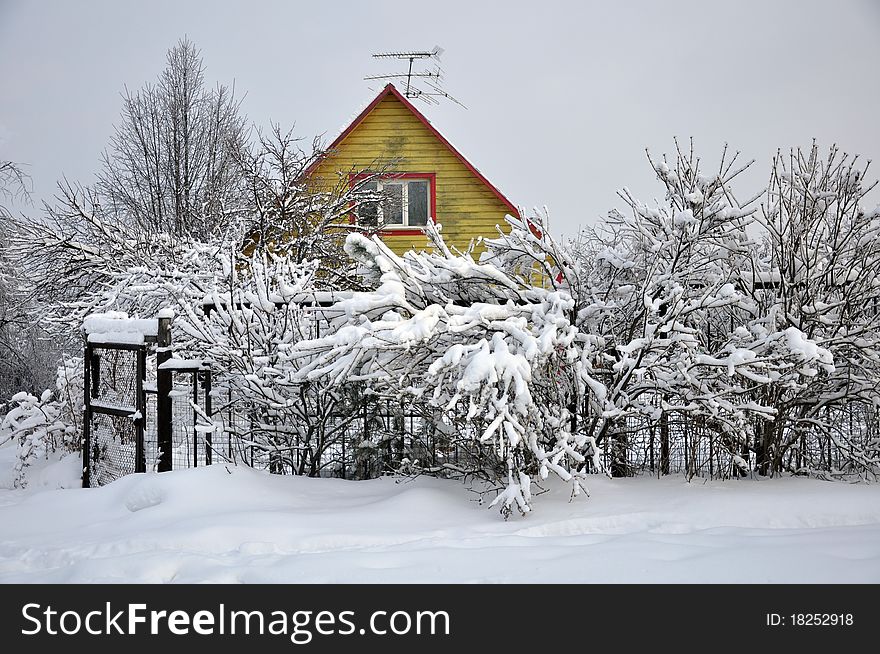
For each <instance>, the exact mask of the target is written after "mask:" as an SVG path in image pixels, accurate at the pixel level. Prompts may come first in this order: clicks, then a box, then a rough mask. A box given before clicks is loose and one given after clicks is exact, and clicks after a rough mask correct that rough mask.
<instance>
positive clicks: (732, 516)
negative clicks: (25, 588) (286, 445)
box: [0, 447, 880, 583]
mask: <svg viewBox="0 0 880 654" xmlns="http://www.w3.org/2000/svg"><path fill="white" fill-rule="evenodd" d="M10 454H11V448H9V447H6V448H0V464H2V465H3V466H6V464H7V463H9V461H10ZM78 473H79V461H78V459H76V458H73V457H71V458H68V459H66V460H63V461H61V462H58V463H53V464H49V465H47V466H45V467H44V468H43V469H41V470H38V471H35V472H34V474H33V475H32V482H31V488H29V489H27V490H9V489H2V490H0V581H2V582H7V583H9V582H204V581H206V582H316V583H323V582H369V583H383V582H403V583H409V582H440V583H446V582H466V583H479V582H610V583H628V582H672V583H677V582H697V583H717V582H734V583H735V582H757V583H763V582H770V583H785V582H792V583H801V582H820V583H825V582H843V583H877V582H880V484H843V483H829V482H821V481H816V480H807V479H794V478H787V479H776V480H761V481H756V480H745V481H735V482H734V481H728V482H711V483H703V482H702V481H696V482H694V483H690V484H688V483H686V482H685V481H684V480H683V479H682V478H680V477H676V478H672V479H664V480H661V481H658V480H656V479H649V478H638V479H626V480H611V479H607V478H600V477H597V478H595V479H593V480H592V483H591V488H590V490H591V493H592V496H591V497H590V498H577V499H576V500H575V501H574V502H572V503H569V502H568V495H567V492H566V491H565V490H563V488H562V487H561V486H560V487H558V488H551V490H550V492H548V493H546V494H543V495H541V496H540V497H538V498H536V501H535V510H534V512H533V513H532V514H531V515H529V516H528V517H526V518H520V517H515V518H511V520H510V521H509V522H504V521H503V520H502V519H501V517H500V516H499V515H498V513H497V512H496V511H495V510H494V509H493V510H487V509H486V508H485V507H483V506H479V505H478V504H477V503H476V502H475V501H471V500H473V499H474V498H475V495H474V494H473V493H471V492H469V491H468V490H467V488H466V487H465V486H463V485H461V484H459V483H456V482H451V481H442V480H435V479H418V480H414V481H395V480H393V479H387V478H386V479H378V480H373V481H361V482H350V481H343V480H335V479H320V480H316V479H306V478H296V477H278V476H270V475H268V474H265V473H261V472H256V471H253V470H250V469H246V468H234V467H231V466H230V467H228V468H227V467H226V466H224V465H215V466H212V467H210V468H199V469H195V470H186V471H180V472H174V473H168V474H163V475H155V474H148V475H134V476H130V477H126V478H124V479H121V480H119V481H117V482H115V483H113V484H111V485H110V486H107V487H105V488H100V489H89V490H83V489H78V488H68V489H63V490H57V489H55V487H57V486H58V485H68V486H76V485H77V484H78V479H77V477H78ZM4 475H5V476H4ZM10 480H11V477H10V476H9V475H8V474H7V473H6V471H5V470H3V471H2V472H0V486H8V485H10V484H9V482H10Z"/></svg>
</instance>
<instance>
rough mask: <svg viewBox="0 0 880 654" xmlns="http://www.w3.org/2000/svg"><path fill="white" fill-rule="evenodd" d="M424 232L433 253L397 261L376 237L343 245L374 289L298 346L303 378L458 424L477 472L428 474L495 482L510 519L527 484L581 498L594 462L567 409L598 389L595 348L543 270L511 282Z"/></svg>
mask: <svg viewBox="0 0 880 654" xmlns="http://www.w3.org/2000/svg"><path fill="white" fill-rule="evenodd" d="M427 231H428V235H429V237H430V238H431V239H432V241H433V243H434V246H435V247H434V250H433V251H431V252H418V251H414V250H413V251H409V252H406V253H405V254H404V255H402V256H399V255H397V254H395V253H394V252H393V251H392V250H391V249H390V248H388V246H387V245H385V244H384V243H383V242H382V241H381V240H380V239H378V238H375V237H374V238H372V239H370V238H366V237H364V236H361V235H358V234H352V235H350V236H349V237H348V240H347V242H346V245H345V248H346V252H347V253H348V254H349V256H351V257H352V258H353V259H354V260H356V261H357V262H358V263H359V264H360V266H361V268H362V271H363V275H364V279H365V283H372V284H373V288H372V290H369V291H366V292H357V293H354V294H353V295H352V296H351V297H350V298H345V299H342V300H340V301H338V302H336V303H335V304H334V305H333V306H332V307H331V308H330V309H328V310H327V311H326V312H325V315H326V316H327V318H328V320H329V322H330V327H331V331H330V333H329V334H327V335H326V336H323V337H321V338H317V339H312V340H309V341H305V342H302V343H299V344H297V345H296V346H295V347H294V351H295V352H298V353H299V354H300V355H301V356H302V357H303V358H304V359H307V361H306V362H305V363H303V364H301V367H300V369H299V371H298V372H297V377H298V378H299V379H300V380H302V381H317V380H322V381H324V382H325V383H329V384H331V385H336V384H342V383H345V382H353V381H359V382H367V383H369V384H370V385H371V388H372V389H373V392H374V393H376V394H377V395H379V396H383V397H387V398H389V399H393V400H394V401H403V402H405V403H407V404H408V405H410V406H416V407H422V410H423V411H425V412H426V413H432V419H433V420H434V422H435V424H436V425H437V426H439V425H440V424H446V425H452V426H453V429H451V430H444V431H446V436H445V437H446V438H448V439H451V440H453V441H455V444H456V445H461V446H462V447H463V448H465V449H468V448H469V447H471V448H473V449H474V451H475V456H474V459H473V461H472V462H471V464H470V465H471V467H470V469H464V470H463V469H462V468H461V462H459V464H457V465H456V466H443V465H439V466H436V467H434V468H432V469H427V470H425V471H426V472H432V473H437V474H443V473H447V472H450V470H451V471H453V472H459V473H464V474H472V475H481V476H484V477H486V478H488V479H489V480H490V481H493V482H500V483H501V484H502V485H501V487H500V491H501V492H500V493H499V495H498V496H497V498H496V499H495V501H494V502H493V503H492V504H493V505H498V506H500V508H501V511H502V513H503V514H504V515H505V516H507V515H509V513H510V512H511V511H512V510H513V509H516V510H518V511H519V512H521V513H527V512H528V511H529V510H530V508H531V501H532V495H531V491H530V487H531V480H532V479H533V478H546V477H547V475H548V474H549V473H550V472H553V473H555V474H556V475H558V476H559V477H561V478H562V479H564V480H566V481H568V482H570V484H571V489H572V494H573V495H577V494H579V493H580V492H581V491H582V490H583V482H584V480H585V476H586V469H585V468H586V466H585V464H586V461H587V460H588V459H590V460H591V461H594V462H595V463H596V464H597V465H598V459H593V457H594V455H595V454H596V447H595V442H594V441H593V439H592V438H590V437H589V436H587V435H586V434H584V433H582V432H576V431H574V430H573V429H572V416H571V413H570V409H571V408H572V407H577V406H578V403H579V400H580V399H581V398H583V397H584V393H585V389H586V387H587V385H588V384H589V385H591V386H592V387H593V388H595V389H596V390H597V391H598V390H600V389H601V384H599V383H598V382H597V381H596V380H595V379H592V377H591V376H590V374H589V367H588V366H587V365H584V361H586V360H589V358H590V348H591V341H590V340H584V339H579V338H578V331H577V329H576V328H575V327H574V325H573V324H572V322H571V320H570V318H571V315H572V310H573V308H574V302H573V300H572V298H571V296H570V294H569V293H567V292H565V291H564V290H558V289H554V288H552V287H551V286H549V285H545V284H543V282H542V279H543V278H542V271H540V270H535V271H534V273H535V274H534V275H532V274H531V273H530V274H528V275H525V276H522V275H517V274H511V273H510V272H507V271H506V270H504V269H502V268H499V267H497V266H495V265H494V264H492V263H488V262H486V263H480V262H477V261H475V260H474V259H473V258H472V256H471V255H470V254H469V253H465V254H457V253H453V252H451V251H450V250H449V249H448V248H447V247H446V245H445V243H444V241H443V238H442V236H441V235H440V232H439V230H437V229H436V228H434V227H433V226H429V227H428V229H427ZM407 465H408V466H412V465H413V462H412V461H409V460H407Z"/></svg>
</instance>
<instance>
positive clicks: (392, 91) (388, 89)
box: [305, 84, 520, 218]
mask: <svg viewBox="0 0 880 654" xmlns="http://www.w3.org/2000/svg"><path fill="white" fill-rule="evenodd" d="M388 95H392V96H394V97H395V98H396V99H397V100H399V101H400V103H401V104H403V106H404V107H406V108H407V109H409V110H410V112H411V113H412V114H413V115H414V116H415V117H416V118H418V119H419V121H420V122H421V123H422V124H423V125H424V126H425V127H427V128H428V131H429V132H431V134H433V135H434V136H435V137H437V139H438V140H439V141H440V142H441V143H442V144H443V145H445V146H446V148H447V149H448V150H449V151H450V152H451V153H452V154H454V155H455V157H456V158H457V159H458V160H459V161H460V162H461V163H462V164H463V165H464V167H465V168H467V169H468V170H469V171H471V173H473V175H474V176H475V177H476V178H477V179H479V180H480V181H481V182H483V184H485V185H486V187H487V188H488V189H489V190H490V191H492V194H493V195H494V196H495V197H497V198H498V199H499V200H501V202H502V203H503V204H504V205H505V206H506V207H507V208H508V209H509V210H510V213H511V215H513V216H514V217H516V218H519V217H520V215H519V210H518V209H517V208H516V207H515V206H514V204H513V203H512V202H511V201H510V200H508V199H507V198H506V197H505V195H504V194H503V193H502V192H501V191H499V190H498V189H497V188H496V186H495V185H494V184H492V182H490V181H489V180H488V179H486V177H485V176H484V175H483V174H482V173H481V172H480V171H479V170H477V169H476V167H475V166H474V165H473V164H472V163H471V162H470V161H468V160H467V159H466V158H465V156H464V155H463V154H462V153H461V152H459V151H458V150H456V149H455V146H453V145H452V143H450V142H449V141H447V140H446V137H445V136H443V135H442V134H441V133H440V132H439V131H437V128H436V127H434V126H433V125H432V124H431V121H429V120H428V119H427V118H425V116H424V115H422V112H420V111H419V110H418V109H416V108H415V107H414V106H413V104H412V103H411V102H410V101H409V100H407V99H406V98H405V97H404V96H403V95H402V94H401V93H400V91H398V90H397V89H396V88H395V87H394V84H387V85H386V86H385V88H384V89H382V90H381V91H380V92H379V95H377V96H376V97H375V98H373V101H372V102H370V104H368V105H367V108H366V109H364V110H363V111H362V112H361V113H360V114H358V116H357V118H355V119H354V120H353V121H352V122H351V125H349V126H348V127H346V128H345V129H344V130H343V131H342V133H341V134H340V135H339V136H337V137H336V138H335V139H334V140H333V143H331V144H330V145H329V146H327V150H328V151H329V150H333V149H335V148H336V146H338V145H339V144H340V143H341V142H342V141H343V140H344V139H345V137H346V136H348V135H349V134H351V133H352V132H353V131H354V129H355V128H356V127H357V126H358V125H360V124H361V122H362V121H363V120H364V118H366V117H367V116H368V115H369V114H370V112H371V111H373V109H375V108H376V106H377V105H378V104H379V103H380V102H382V100H384V99H385V97H386V96H388ZM321 161H323V157H322V158H320V159H318V160H317V161H315V162H314V163H313V164H312V165H311V166H309V167H308V168H307V169H306V171H305V174H306V176H308V175H311V174H312V172H314V170H315V168H317V167H318V165H319V164H320V163H321Z"/></svg>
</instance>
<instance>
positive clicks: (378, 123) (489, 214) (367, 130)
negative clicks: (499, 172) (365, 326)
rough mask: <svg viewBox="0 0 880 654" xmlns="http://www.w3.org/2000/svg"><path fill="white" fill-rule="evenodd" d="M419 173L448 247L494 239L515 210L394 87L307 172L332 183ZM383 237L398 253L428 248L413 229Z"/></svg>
mask: <svg viewBox="0 0 880 654" xmlns="http://www.w3.org/2000/svg"><path fill="white" fill-rule="evenodd" d="M377 168H380V169H387V170H388V171H389V172H393V173H405V174H409V175H423V176H425V178H428V179H431V180H432V184H433V186H432V189H431V191H432V200H433V201H432V208H433V210H434V215H433V217H434V219H435V220H436V222H438V223H440V224H442V226H443V235H444V238H445V239H446V240H447V243H448V244H449V245H451V246H454V247H457V248H460V249H463V248H465V247H467V245H468V243H469V242H470V241H471V240H472V239H476V238H477V237H480V236H483V237H489V238H491V237H494V236H497V230H496V227H495V226H496V225H502V226H504V216H505V214H508V213H509V214H512V215H518V213H517V210H516V207H515V206H514V205H513V204H512V203H511V202H510V201H509V200H508V199H507V198H506V197H504V195H503V194H502V193H501V192H500V191H499V190H498V189H497V188H496V187H495V186H494V185H493V184H491V182H489V181H488V180H487V179H486V178H485V177H484V176H483V175H482V174H481V173H480V172H479V171H478V170H477V169H476V168H475V167H474V166H473V165H472V164H471V163H470V162H469V161H468V160H467V159H466V158H465V157H464V156H463V155H462V154H461V153H460V152H459V151H458V150H457V149H456V148H455V147H454V146H452V144H451V143H449V141H448V140H447V139H446V138H444V137H443V135H442V134H440V133H439V132H438V131H437V130H436V129H435V128H434V127H433V126H432V125H431V123H430V122H429V121H428V120H427V119H426V118H425V117H424V116H423V115H422V114H421V113H420V112H419V111H418V110H417V109H416V108H415V107H413V106H412V104H411V103H410V102H409V101H408V100H407V99H406V98H405V97H403V96H402V95H401V94H400V93H399V92H398V91H397V89H396V88H394V86H393V85H391V84H389V85H388V86H386V87H385V88H384V89H383V90H382V92H381V93H379V95H378V96H376V98H375V99H374V100H373V101H372V102H371V103H370V105H369V106H367V108H366V109H364V111H363V112H361V114H360V115H359V116H358V117H357V118H356V119H355V120H354V121H353V122H352V123H351V125H349V126H348V127H347V128H346V129H345V130H344V131H343V132H342V133H341V134H340V135H339V136H338V137H337V138H336V139H335V140H334V141H333V143H332V144H331V145H330V146H329V148H328V155H327V156H326V157H324V158H323V159H321V160H320V161H319V162H317V163H316V164H315V165H314V166H313V168H312V169H311V170H310V171H309V174H310V176H312V177H313V178H314V179H318V180H324V182H325V183H326V184H327V185H334V186H335V185H336V184H337V183H338V181H339V175H340V174H341V175H347V174H349V173H352V172H359V171H363V170H369V169H377ZM383 239H384V240H385V241H386V243H388V244H389V245H390V246H391V247H392V249H394V250H395V251H397V252H403V251H405V250H407V249H410V248H413V247H415V248H423V247H425V246H426V245H427V240H426V239H425V236H424V235H423V234H422V233H421V232H420V231H419V229H418V228H405V227H404V228H391V229H388V230H387V231H384V232H383Z"/></svg>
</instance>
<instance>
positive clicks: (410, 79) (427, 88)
mask: <svg viewBox="0 0 880 654" xmlns="http://www.w3.org/2000/svg"><path fill="white" fill-rule="evenodd" d="M442 54H443V48H441V47H440V46H439V45H435V46H434V49H433V50H431V51H430V52H376V53H374V54H373V58H374V59H398V60H400V61H409V66H408V68H407V71H406V72H405V73H391V74H388V75H368V76H367V77H365V78H364V79H365V80H389V81H391V80H397V81H399V82H400V84H401V86H403V87H404V92H403V95H404V97H406V98H410V99H416V98H417V99H419V100H422V101H423V102H426V103H427V104H440V101H439V100H438V99H437V98H439V97H444V98H446V99H447V100H452V102H454V103H455V104H457V105H459V106H460V107H463V108H465V109H467V107H465V106H464V105H463V104H462V103H461V102H459V101H458V100H456V99H455V98H453V97H452V96H451V95H449V94H448V93H447V92H446V91H444V90H443V89H442V88H441V86H440V83H441V82H442V81H443V70H442V69H441V68H440V55H442ZM422 59H424V60H427V63H428V64H430V65H431V67H430V68H429V69H425V70H415V71H414V70H413V64H414V63H415V62H416V61H417V60H422Z"/></svg>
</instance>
